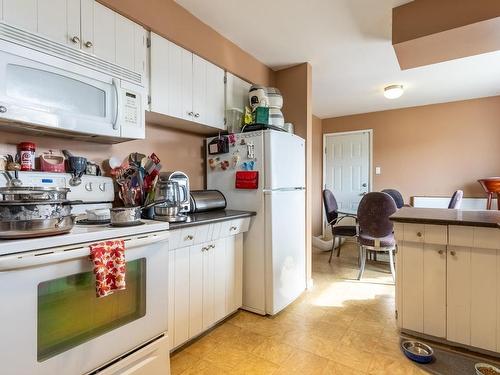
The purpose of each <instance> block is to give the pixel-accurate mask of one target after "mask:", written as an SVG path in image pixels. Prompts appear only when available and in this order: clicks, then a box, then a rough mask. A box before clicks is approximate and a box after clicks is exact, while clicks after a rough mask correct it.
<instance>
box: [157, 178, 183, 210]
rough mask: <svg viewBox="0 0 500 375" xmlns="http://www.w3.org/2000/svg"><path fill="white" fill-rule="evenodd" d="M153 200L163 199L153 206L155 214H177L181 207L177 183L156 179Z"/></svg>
mask: <svg viewBox="0 0 500 375" xmlns="http://www.w3.org/2000/svg"><path fill="white" fill-rule="evenodd" d="M155 201H164V202H163V203H160V204H157V205H155V206H154V214H155V216H169V217H175V216H177V215H178V214H179V211H180V209H181V200H180V189H179V183H178V182H177V181H172V180H160V181H158V182H157V183H156V187H155Z"/></svg>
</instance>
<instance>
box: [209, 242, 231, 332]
mask: <svg viewBox="0 0 500 375" xmlns="http://www.w3.org/2000/svg"><path fill="white" fill-rule="evenodd" d="M212 246H213V247H212V249H210V251H211V252H212V255H213V258H214V323H215V322H217V321H219V320H221V319H222V318H224V317H225V316H226V279H227V261H226V241H225V239H220V240H217V241H215V242H214V243H213V245H212Z"/></svg>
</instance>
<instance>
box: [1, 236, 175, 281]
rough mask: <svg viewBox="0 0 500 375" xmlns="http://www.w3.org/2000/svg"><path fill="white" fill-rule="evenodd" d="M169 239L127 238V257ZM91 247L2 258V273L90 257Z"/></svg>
mask: <svg viewBox="0 0 500 375" xmlns="http://www.w3.org/2000/svg"><path fill="white" fill-rule="evenodd" d="M168 237H169V234H168V232H166V233H165V232H160V233H158V234H156V233H155V234H148V235H147V236H137V237H132V238H125V239H124V240H125V257H126V255H127V252H128V251H130V250H132V249H134V248H138V247H141V246H145V245H151V244H154V243H157V242H161V241H165V240H167V239H168ZM97 242H98V241H97ZM89 245H91V244H88V245H87V244H86V245H83V246H79V247H74V246H65V247H57V248H54V249H53V250H51V249H47V250H46V251H45V250H38V251H32V252H28V253H21V254H13V255H6V256H2V257H0V272H5V271H13V270H19V269H23V268H28V267H36V266H42V265H47V264H51V263H58V262H64V261H69V260H75V259H79V258H84V257H88V256H89V255H90V247H89Z"/></svg>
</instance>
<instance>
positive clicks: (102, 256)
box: [90, 240, 126, 298]
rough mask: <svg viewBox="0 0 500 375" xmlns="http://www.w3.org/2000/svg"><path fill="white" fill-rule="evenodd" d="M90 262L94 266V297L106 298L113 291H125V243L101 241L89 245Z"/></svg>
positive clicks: (121, 241) (120, 241)
mask: <svg viewBox="0 0 500 375" xmlns="http://www.w3.org/2000/svg"><path fill="white" fill-rule="evenodd" d="M90 260H91V261H92V263H93V264H94V274H95V280H96V285H95V286H96V295H97V297H98V298H101V297H106V296H108V295H110V294H112V293H113V291H115V290H123V289H125V271H126V270H125V242H124V241H123V240H111V241H103V242H99V243H95V244H93V245H90Z"/></svg>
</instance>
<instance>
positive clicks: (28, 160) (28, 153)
mask: <svg viewBox="0 0 500 375" xmlns="http://www.w3.org/2000/svg"><path fill="white" fill-rule="evenodd" d="M17 147H18V149H19V156H20V157H21V170H22V171H31V170H33V169H35V144H34V143H32V142H21V143H19V145H18V146H17Z"/></svg>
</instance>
